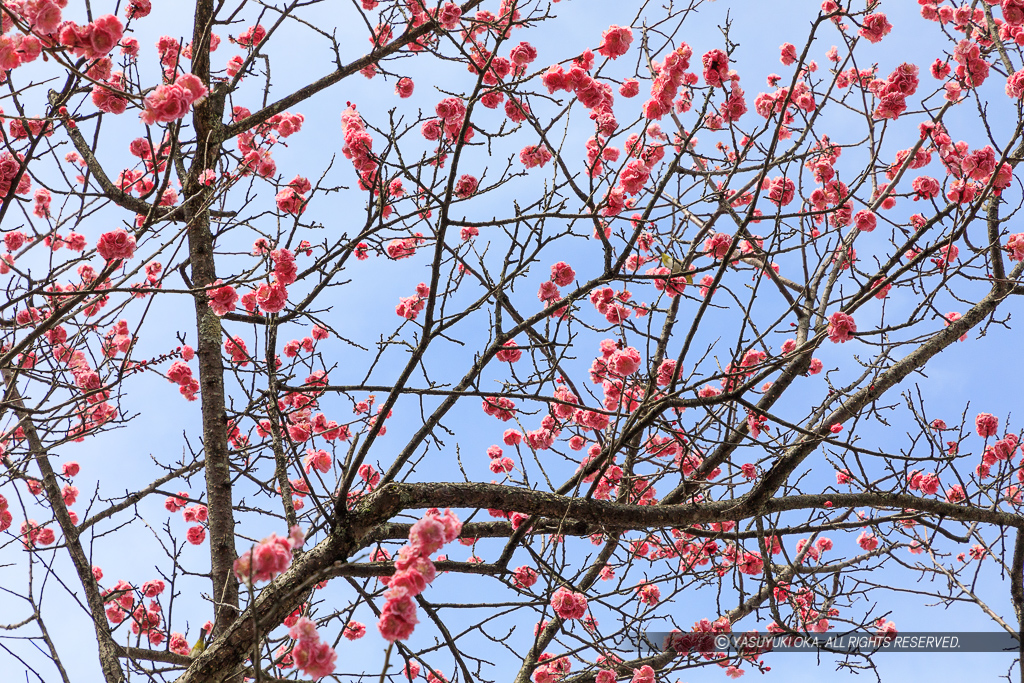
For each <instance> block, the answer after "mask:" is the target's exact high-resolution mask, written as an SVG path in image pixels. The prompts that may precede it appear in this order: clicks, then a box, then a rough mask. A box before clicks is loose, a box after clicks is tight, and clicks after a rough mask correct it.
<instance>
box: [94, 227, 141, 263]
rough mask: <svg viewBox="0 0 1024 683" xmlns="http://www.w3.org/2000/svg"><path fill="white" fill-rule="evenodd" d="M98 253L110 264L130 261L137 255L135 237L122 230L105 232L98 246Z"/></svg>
mask: <svg viewBox="0 0 1024 683" xmlns="http://www.w3.org/2000/svg"><path fill="white" fill-rule="evenodd" d="M96 253H98V254H99V255H100V256H102V257H103V259H104V260H106V261H108V262H109V261H118V260H121V259H130V258H131V257H132V256H133V255H134V254H135V236H134V235H131V234H129V233H128V232H126V231H125V230H123V229H120V228H119V229H117V230H114V231H112V232H105V233H103V234H102V235H100V241H99V242H98V243H97V244H96Z"/></svg>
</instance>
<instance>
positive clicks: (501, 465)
mask: <svg viewBox="0 0 1024 683" xmlns="http://www.w3.org/2000/svg"><path fill="white" fill-rule="evenodd" d="M487 457H488V458H490V460H491V462H490V465H489V467H490V470H491V472H493V473H494V474H507V473H509V472H511V471H512V470H513V469H514V468H515V463H514V462H512V458H509V457H505V454H504V452H503V451H502V450H501V447H499V446H491V447H489V448H488V449H487Z"/></svg>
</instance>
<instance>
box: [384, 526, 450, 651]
mask: <svg viewBox="0 0 1024 683" xmlns="http://www.w3.org/2000/svg"><path fill="white" fill-rule="evenodd" d="M461 531H462V522H460V521H459V518H458V517H456V516H455V513H453V512H452V511H451V510H445V511H444V514H441V512H440V511H439V510H437V509H434V508H431V509H430V510H428V511H427V514H426V515H424V516H423V519H421V520H419V521H418V522H416V523H415V524H413V525H412V528H411V529H410V530H409V543H408V544H407V545H405V546H403V547H402V549H401V550H400V551H399V552H398V556H397V557H396V558H395V569H396V571H395V573H394V575H393V576H391V577H389V578H388V579H387V584H386V585H387V586H388V591H387V592H386V593H385V596H386V599H385V601H384V607H383V608H382V609H381V615H380V619H379V620H378V622H377V629H378V630H379V631H380V634H381V635H382V636H384V639H385V640H387V641H388V642H390V643H393V642H395V641H396V640H406V639H408V638H409V636H411V635H412V632H413V629H415V628H416V624H417V623H419V620H418V619H417V618H416V602H415V600H414V598H415V597H416V596H417V595H419V594H420V593H422V592H423V591H424V590H425V589H426V587H427V585H428V584H430V583H431V582H432V581H433V580H434V577H435V576H437V570H436V569H435V568H434V563H433V562H431V560H430V556H431V555H432V554H434V553H435V552H437V551H438V550H440V549H441V548H442V547H443V546H444V545H445V544H446V543H451V542H452V541H454V540H455V539H456V538H458V537H459V534H460V533H461Z"/></svg>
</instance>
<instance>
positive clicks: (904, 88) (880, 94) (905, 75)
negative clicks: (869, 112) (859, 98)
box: [869, 63, 920, 120]
mask: <svg viewBox="0 0 1024 683" xmlns="http://www.w3.org/2000/svg"><path fill="white" fill-rule="evenodd" d="M917 74H918V68H917V67H916V66H914V65H913V64H907V63H903V64H900V65H899V66H898V67H896V70H895V71H893V72H892V73H891V74H889V78H887V79H886V80H885V81H873V82H872V84H871V86H874V84H875V83H876V82H877V83H879V86H878V87H877V88H875V87H871V86H869V89H870V90H871V91H872V92H873V93H874V95H875V97H877V98H878V99H879V102H878V107H877V108H876V109H875V113H874V118H876V119H893V120H895V119H897V118H899V116H900V114H902V113H903V112H904V111H906V109H907V98H908V97H910V96H911V95H913V94H914V93H915V92H917V86H918V84H919V82H920V81H919V79H918V77H917Z"/></svg>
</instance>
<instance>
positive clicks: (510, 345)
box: [494, 339, 523, 363]
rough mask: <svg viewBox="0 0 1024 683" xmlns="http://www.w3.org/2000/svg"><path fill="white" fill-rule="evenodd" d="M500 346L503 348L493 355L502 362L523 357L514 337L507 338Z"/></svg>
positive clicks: (514, 361) (514, 360)
mask: <svg viewBox="0 0 1024 683" xmlns="http://www.w3.org/2000/svg"><path fill="white" fill-rule="evenodd" d="M502 347H503V350H501V351H498V352H497V353H496V354H494V357H495V358H497V359H498V360H499V361H501V362H502V363H516V362H518V361H519V359H520V358H522V357H523V352H522V350H521V349H519V348H517V347H518V344H517V343H516V340H515V339H509V340H508V341H507V342H505V343H504V344H502ZM506 349H507V350H506Z"/></svg>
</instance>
